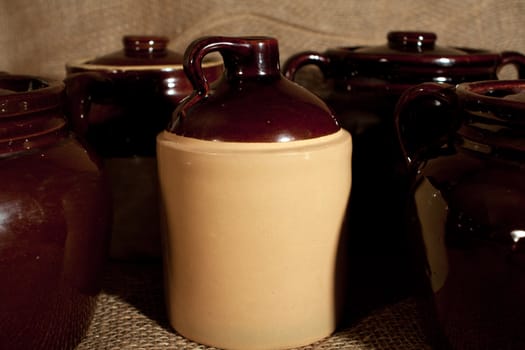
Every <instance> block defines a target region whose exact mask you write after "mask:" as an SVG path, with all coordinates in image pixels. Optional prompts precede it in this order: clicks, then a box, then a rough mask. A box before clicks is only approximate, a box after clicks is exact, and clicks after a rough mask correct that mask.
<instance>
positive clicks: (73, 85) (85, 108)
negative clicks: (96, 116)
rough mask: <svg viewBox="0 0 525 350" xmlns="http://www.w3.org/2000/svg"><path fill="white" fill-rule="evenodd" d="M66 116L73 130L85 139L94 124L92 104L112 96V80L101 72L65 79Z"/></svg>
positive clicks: (71, 75) (70, 76)
mask: <svg viewBox="0 0 525 350" xmlns="http://www.w3.org/2000/svg"><path fill="white" fill-rule="evenodd" d="M64 84H65V99H66V115H67V117H68V120H69V123H71V129H72V130H73V131H74V132H75V133H76V134H77V135H78V136H80V137H82V138H85V136H86V134H87V132H88V129H89V127H90V125H92V124H93V117H92V115H91V104H92V102H93V101H94V100H99V99H106V98H107V97H108V96H111V93H110V90H111V89H112V80H111V79H110V78H108V77H106V76H105V75H104V74H102V73H100V72H78V73H71V74H68V75H67V76H66V78H65V79H64Z"/></svg>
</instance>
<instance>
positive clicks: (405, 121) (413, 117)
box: [394, 83, 459, 166]
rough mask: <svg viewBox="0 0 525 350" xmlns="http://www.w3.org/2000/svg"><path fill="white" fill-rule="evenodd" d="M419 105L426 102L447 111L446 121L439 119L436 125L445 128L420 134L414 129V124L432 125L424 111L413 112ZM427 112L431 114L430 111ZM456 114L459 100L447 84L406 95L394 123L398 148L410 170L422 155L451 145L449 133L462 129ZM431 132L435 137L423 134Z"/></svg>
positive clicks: (433, 127) (423, 87)
mask: <svg viewBox="0 0 525 350" xmlns="http://www.w3.org/2000/svg"><path fill="white" fill-rule="evenodd" d="M417 101H420V102H421V101H426V102H427V103H431V104H432V105H433V106H435V107H444V108H446V111H447V112H446V113H444V114H445V116H446V117H443V118H441V116H440V119H439V120H438V121H437V122H439V123H442V124H440V125H428V124H426V125H425V127H426V128H425V129H427V130H420V128H418V127H414V125H413V124H415V122H418V123H419V124H420V125H423V123H427V122H432V120H428V115H427V116H425V115H423V114H424V113H422V111H421V110H420V111H417V110H415V109H414V104H415V102H417ZM425 110H426V111H428V109H425ZM425 110H424V111H425ZM424 111H423V112H424ZM457 111H458V98H457V95H456V93H455V87H454V86H453V85H450V84H446V83H422V84H419V85H416V86H413V87H411V88H408V89H407V90H405V91H404V92H403V94H402V95H401V96H400V98H399V100H398V102H397V104H396V107H395V110H394V122H395V129H396V133H397V136H398V141H399V145H400V147H401V150H402V153H403V157H404V158H405V161H406V163H407V165H408V166H410V165H411V164H412V163H413V162H414V161H415V160H417V159H420V158H421V156H422V155H424V154H427V152H429V151H435V150H436V149H439V148H440V146H441V145H443V143H444V142H447V143H448V141H449V139H448V137H449V135H450V132H451V131H452V130H455V128H456V127H457V126H458V125H459V118H457V116H456V114H457ZM425 117H427V120H425ZM447 117H448V118H449V119H448V118H447ZM440 126H441V127H440ZM430 130H431V131H432V134H430V132H427V133H425V132H424V131H430ZM421 131H423V135H421V134H419V132H421ZM417 134H419V137H416V135H417Z"/></svg>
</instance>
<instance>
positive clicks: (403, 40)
mask: <svg viewBox="0 0 525 350" xmlns="http://www.w3.org/2000/svg"><path fill="white" fill-rule="evenodd" d="M387 40H388V42H387V44H385V45H380V46H369V47H366V46H365V47H358V48H356V49H355V50H353V52H354V53H356V54H361V55H365V54H369V55H377V54H381V55H440V56H457V55H467V54H468V52H467V51H465V50H464V49H460V48H454V47H446V46H438V45H436V40H437V35H436V34H434V33H431V32H415V31H408V32H402V31H399V32H398V31H394V32H389V33H388V34H387Z"/></svg>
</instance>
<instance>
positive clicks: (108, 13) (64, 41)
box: [0, 0, 525, 78]
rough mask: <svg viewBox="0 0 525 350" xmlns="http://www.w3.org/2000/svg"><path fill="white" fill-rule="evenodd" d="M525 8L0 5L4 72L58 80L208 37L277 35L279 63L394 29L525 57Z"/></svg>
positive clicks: (415, 1) (98, 2) (204, 0)
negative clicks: (102, 61)
mask: <svg viewBox="0 0 525 350" xmlns="http://www.w3.org/2000/svg"><path fill="white" fill-rule="evenodd" d="M523 23H525V1H523V0H462V1H457V0H440V1H427V0H412V1H403V0H367V1H360V0H330V1H319V0H244V1H238V0H147V1H143V0H89V1H73V0H17V1H10V0H3V1H0V47H2V48H3V51H2V52H3V54H2V55H0V71H2V70H3V71H9V72H13V73H30V74H39V75H46V76H50V77H56V78H60V77H62V76H63V75H64V63H65V62H69V61H72V60H76V59H80V58H91V57H93V56H96V55H101V54H106V53H108V52H112V51H115V50H118V49H120V48H121V38H122V36H123V35H125V34H160V35H165V36H167V37H169V38H170V39H171V43H170V48H172V49H174V50H176V51H179V52H182V51H184V49H185V48H186V46H187V45H188V44H189V43H190V42H191V41H192V40H193V39H195V38H197V37H199V36H202V35H248V34H250V35H252V34H258V35H271V36H274V37H277V38H278V39H279V43H280V50H281V58H282V60H284V59H286V58H287V57H289V56H290V55H291V54H293V53H295V52H298V51H302V50H307V49H308V50H325V49H326V48H328V47H334V46H339V45H380V44H384V43H385V42H386V33H387V32H388V31H390V30H423V31H433V32H435V33H437V35H438V44H440V45H446V46H449V45H453V46H468V47H478V48H487V49H493V50H496V51H501V50H517V51H522V52H525V36H523V35H522V34H521V31H522V28H523Z"/></svg>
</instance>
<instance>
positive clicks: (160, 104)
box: [65, 35, 223, 259]
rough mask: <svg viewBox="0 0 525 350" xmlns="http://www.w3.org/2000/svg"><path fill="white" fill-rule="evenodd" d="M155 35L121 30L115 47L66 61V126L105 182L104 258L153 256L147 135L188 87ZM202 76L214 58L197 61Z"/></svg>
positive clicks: (175, 59) (153, 175)
mask: <svg viewBox="0 0 525 350" xmlns="http://www.w3.org/2000/svg"><path fill="white" fill-rule="evenodd" d="M168 43H169V41H168V39H167V38H165V37H162V36H148V35H128V36H125V37H124V38H123V46H124V47H123V48H122V49H121V50H119V51H116V52H113V53H110V54H107V55H103V56H100V57H95V58H92V59H87V60H85V59H84V60H78V61H75V62H70V63H68V64H67V65H66V69H67V77H66V79H65V83H66V92H67V98H68V106H69V108H68V114H69V115H70V119H71V122H72V125H73V128H74V130H75V131H76V132H77V133H78V134H79V135H81V136H83V137H84V138H85V139H86V141H87V143H88V144H89V145H90V147H92V148H93V149H94V150H95V151H96V153H97V154H98V155H100V156H101V157H102V158H103V161H104V166H105V168H106V170H107V172H108V174H109V178H110V180H111V188H112V193H113V203H114V224H113V236H112V242H111V256H112V257H114V258H118V259H142V258H146V259H149V258H153V259H158V258H160V238H159V234H158V231H159V227H158V222H159V218H158V195H157V165H156V155H155V138H156V136H157V134H158V133H159V132H160V131H162V130H164V129H165V127H166V125H167V124H168V122H169V120H170V117H171V114H172V113H173V110H174V109H175V107H176V106H177V105H178V103H179V102H180V101H181V100H182V99H183V98H185V97H186V96H187V95H190V94H191V92H192V91H193V87H192V86H191V84H190V82H189V80H188V79H187V78H186V75H185V73H184V70H183V67H182V55H181V54H179V53H176V52H173V51H171V50H169V49H168ZM203 66H204V73H205V74H206V76H207V78H208V79H209V80H210V81H214V80H216V79H217V78H218V77H219V75H220V74H221V73H222V70H223V67H222V62H221V61H220V60H213V61H208V62H205V63H204V65H203Z"/></svg>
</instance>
